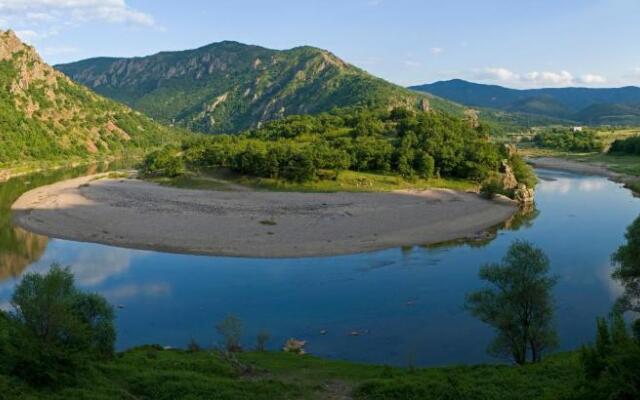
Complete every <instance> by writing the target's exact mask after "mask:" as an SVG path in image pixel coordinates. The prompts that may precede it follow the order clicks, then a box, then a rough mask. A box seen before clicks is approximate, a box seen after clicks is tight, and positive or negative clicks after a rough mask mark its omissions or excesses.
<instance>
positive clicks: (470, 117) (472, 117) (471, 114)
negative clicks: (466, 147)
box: [464, 108, 480, 128]
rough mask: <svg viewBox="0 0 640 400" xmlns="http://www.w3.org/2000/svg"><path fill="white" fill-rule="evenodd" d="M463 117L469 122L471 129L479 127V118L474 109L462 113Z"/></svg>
mask: <svg viewBox="0 0 640 400" xmlns="http://www.w3.org/2000/svg"><path fill="white" fill-rule="evenodd" d="M464 116H465V118H466V119H467V121H469V125H471V127H472V128H477V127H479V126H480V116H479V115H478V111H477V110H474V109H471V108H469V109H467V110H465V111H464Z"/></svg>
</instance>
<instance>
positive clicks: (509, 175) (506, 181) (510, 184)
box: [500, 161, 518, 190]
mask: <svg viewBox="0 0 640 400" xmlns="http://www.w3.org/2000/svg"><path fill="white" fill-rule="evenodd" d="M500 172H501V173H502V185H503V187H504V188H505V189H508V190H512V189H516V188H517V187H518V180H517V179H516V176H515V175H514V174H513V170H512V169H511V166H510V165H509V163H508V162H507V161H503V162H502V167H501V168H500Z"/></svg>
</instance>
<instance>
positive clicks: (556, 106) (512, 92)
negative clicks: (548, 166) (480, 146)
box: [410, 79, 640, 124]
mask: <svg viewBox="0 0 640 400" xmlns="http://www.w3.org/2000/svg"><path fill="white" fill-rule="evenodd" d="M410 89H412V90H416V91H419V92H425V93H431V94H433V95H435V96H439V97H442V98H445V99H448V100H451V101H455V102H458V103H460V104H464V105H467V106H471V107H486V108H493V109H498V110H503V111H507V112H517V113H527V114H532V115H542V116H546V117H553V118H560V119H565V120H568V121H575V122H579V123H586V124H638V123H640V87H636V86H627V87H621V88H602V89H600V88H578V87H569V88H544V89H525V90H519V89H510V88H506V87H502V86H498V85H485V84H479V83H473V82H468V81H464V80H462V79H453V80H449V81H440V82H435V83H432V84H426V85H419V86H412V87H410Z"/></svg>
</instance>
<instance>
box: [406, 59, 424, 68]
mask: <svg viewBox="0 0 640 400" xmlns="http://www.w3.org/2000/svg"><path fill="white" fill-rule="evenodd" d="M404 65H406V66H407V67H411V68H417V67H421V66H422V63H421V62H420V61H413V60H405V62H404Z"/></svg>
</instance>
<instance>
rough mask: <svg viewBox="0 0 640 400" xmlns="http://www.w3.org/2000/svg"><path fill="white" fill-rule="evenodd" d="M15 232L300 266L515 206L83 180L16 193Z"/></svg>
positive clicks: (490, 219) (466, 233)
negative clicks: (289, 260) (301, 261)
mask: <svg viewBox="0 0 640 400" xmlns="http://www.w3.org/2000/svg"><path fill="white" fill-rule="evenodd" d="M13 211H14V220H15V222H16V223H17V224H18V225H20V226H22V227H23V228H25V229H28V230H31V231H33V232H36V233H40V234H44V235H47V236H51V237H56V238H64V239H70V240H78V241H88V242H96V243H103V244H110V245H116V246H122V247H131V248H139V249H152V250H161V251H170V252H180V253H194V254H210V255H224V256H242V257H305V256H323V255H334V254H347V253H357V252H363V251H370V250H377V249H384V248H389V247H397V246H404V245H420V244H430V243H437V242H442V241H448V240H453V239H460V238H466V237H475V236H477V235H478V234H479V233H481V232H483V231H484V230H486V229H488V228H490V227H492V226H495V225H497V224H499V223H501V222H503V221H505V220H507V219H509V218H510V217H511V216H512V215H513V214H514V213H515V212H516V211H517V207H516V205H515V204H514V203H513V202H511V201H508V200H496V201H489V200H485V199H482V198H480V197H479V196H478V195H476V194H473V193H461V192H455V191H450V190H427V191H420V192H417V191H415V192H394V193H346V192H345V193H291V192H263V191H252V192H240V191H209V190H184V189H175V188H169V187H164V186H159V185H156V184H152V183H147V182H142V181H138V180H113V179H100V180H95V178H94V177H82V178H78V179H72V180H68V181H63V182H59V183H56V184H53V185H49V186H44V187H40V188H37V189H35V190H32V191H30V192H27V193H25V194H24V195H23V196H22V197H20V198H19V199H18V200H17V201H16V202H15V203H14V205H13Z"/></svg>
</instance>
